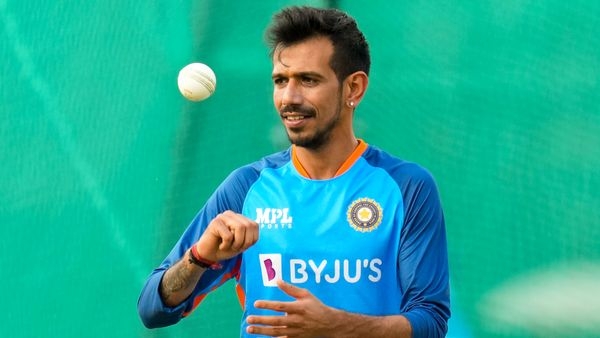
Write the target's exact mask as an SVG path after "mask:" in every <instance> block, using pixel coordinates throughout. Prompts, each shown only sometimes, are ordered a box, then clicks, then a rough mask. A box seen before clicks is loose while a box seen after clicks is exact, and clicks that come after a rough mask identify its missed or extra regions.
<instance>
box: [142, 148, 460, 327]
mask: <svg viewBox="0 0 600 338" xmlns="http://www.w3.org/2000/svg"><path fill="white" fill-rule="evenodd" d="M225 210H233V211H235V212H238V213H242V214H244V215H245V216H247V217H248V218H250V219H253V220H255V221H256V222H257V223H258V224H259V239H258V241H257V242H256V244H255V245H253V246H252V247H250V248H249V249H248V250H246V251H245V252H244V253H243V254H241V255H239V256H237V257H235V258H232V259H230V260H228V261H226V262H223V263H224V269H222V270H218V271H206V272H205V273H204V275H203V276H202V278H201V280H200V282H199V283H198V285H197V286H196V288H195V290H194V293H193V295H192V296H191V297H190V298H189V300H188V301H186V302H184V303H182V304H181V305H180V306H177V307H175V308H168V307H165V306H164V304H162V301H161V300H160V296H159V293H158V286H159V283H160V279H161V278H162V274H163V273H164V271H166V269H168V268H169V267H170V266H171V265H173V264H174V263H176V262H177V261H178V260H179V259H181V257H182V256H183V255H184V253H185V252H186V250H187V249H188V248H189V247H190V246H191V245H192V244H193V243H195V242H196V241H197V240H198V239H199V238H200V235H201V234H202V232H203V231H204V230H205V229H206V227H207V226H208V224H209V223H210V221H211V220H212V219H213V218H214V217H215V216H216V215H217V214H219V213H221V212H223V211H225ZM231 278H235V279H236V280H237V291H238V296H239V298H240V302H241V304H242V308H243V318H242V324H241V326H242V327H241V334H242V336H244V335H245V334H246V333H245V332H246V331H245V329H246V323H245V319H246V317H247V316H248V315H266V314H269V315H273V314H277V313H275V312H271V311H269V310H260V309H256V308H254V306H253V303H254V301H256V300H284V301H290V300H291V299H290V297H289V296H287V295H286V294H284V293H283V292H282V291H281V290H279V289H278V288H277V286H276V281H277V280H278V279H283V280H285V281H287V282H289V283H292V284H294V285H296V286H298V287H301V288H306V289H308V290H309V291H310V292H311V293H312V294H314V295H315V296H316V297H317V298H319V299H320V300H321V301H322V302H323V303H324V304H326V305H329V306H332V307H335V308H338V309H341V310H345V311H349V312H354V313H361V314H366V315H377V316H381V315H393V314H401V315H404V316H406V317H407V318H408V320H409V321H410V323H411V326H412V328H413V332H414V336H415V337H421V336H423V337H425V336H427V337H436V336H443V335H444V334H445V332H446V330H447V320H448V318H449V316H450V308H449V307H450V304H449V285H448V260H447V249H446V235H445V229H444V219H443V213H442V209H441V205H440V201H439V197H438V192H437V188H436V186H435V182H434V181H433V179H432V177H431V175H430V174H429V173H428V172H427V171H426V170H424V169H423V168H422V167H420V166H418V165H416V164H414V163H410V162H406V161H402V160H400V159H397V158H395V157H392V156H390V155H389V154H387V153H386V152H384V151H382V150H380V149H378V148H376V147H373V146H368V145H367V144H366V143H364V142H362V141H361V143H360V145H359V147H358V148H357V149H356V150H355V151H354V153H353V154H352V155H351V156H350V157H349V158H348V160H347V161H346V162H345V163H344V164H343V166H342V168H340V170H339V174H338V175H336V176H335V177H333V178H331V179H326V180H313V179H310V178H308V177H307V174H306V172H304V170H303V168H302V165H301V164H300V163H299V162H298V161H297V160H296V158H295V156H294V147H291V148H289V149H288V150H286V151H283V152H280V153H276V154H273V155H270V156H268V157H265V158H263V159H262V160H260V161H258V162H255V163H253V164H250V165H247V166H244V167H241V168H239V169H237V170H236V171H234V172H233V173H232V174H231V175H230V176H229V177H228V178H227V179H226V180H225V181H224V182H223V183H222V184H221V185H220V186H219V188H218V189H217V190H216V191H215V193H214V194H213V195H212V196H211V197H210V198H209V200H208V201H207V203H206V205H205V206H204V207H203V208H202V209H201V210H200V212H199V213H198V214H197V216H196V217H195V219H194V220H193V222H192V223H191V224H190V226H189V227H188V229H187V230H186V232H185V233H184V234H183V235H182V237H181V239H180V240H179V241H178V243H177V244H176V245H175V247H174V248H173V250H172V251H171V253H170V254H169V256H168V257H167V258H166V259H165V261H164V262H163V263H162V264H161V266H160V267H159V268H157V269H156V270H154V272H153V273H152V275H151V276H150V278H149V279H148V281H147V283H146V286H145V288H144V290H143V291H142V295H141V296H140V300H139V302H138V309H139V311H140V315H141V316H142V319H143V320H144V322H145V323H146V325H147V326H150V327H156V326H165V325H170V324H173V323H176V322H177V321H179V320H180V319H181V318H182V317H184V316H186V315H187V314H189V313H190V312H191V311H192V310H193V309H194V308H195V307H196V306H197V305H198V303H200V301H201V300H202V299H203V298H204V296H205V295H206V294H207V293H208V292H210V291H211V290H213V289H214V288H216V287H218V286H219V285H221V284H223V283H224V282H226V281H227V280H228V279H231ZM279 314H280V313H279Z"/></svg>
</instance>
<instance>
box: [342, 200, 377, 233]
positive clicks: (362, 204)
mask: <svg viewBox="0 0 600 338" xmlns="http://www.w3.org/2000/svg"><path fill="white" fill-rule="evenodd" d="M346 216H347V217H348V223H349V224H350V226H351V227H352V228H354V230H356V231H360V232H370V231H373V230H375V229H377V227H378V226H379V224H381V220H382V219H383V209H381V206H380V205H379V203H377V202H375V200H372V199H370V198H359V199H357V200H355V201H354V202H352V203H351V204H350V206H349V207H348V211H347V212H346Z"/></svg>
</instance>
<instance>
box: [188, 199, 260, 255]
mask: <svg viewBox="0 0 600 338" xmlns="http://www.w3.org/2000/svg"><path fill="white" fill-rule="evenodd" d="M256 241H258V224H257V223H256V222H254V221H253V220H251V219H249V218H248V217H246V216H244V215H242V214H238V213H235V212H233V211H229V210H228V211H225V212H223V213H221V214H218V215H217V216H216V217H215V218H214V219H213V220H212V221H211V222H210V224H209V225H208V227H207V228H206V231H205V232H204V233H203V234H202V237H200V239H199V240H198V241H197V242H196V243H195V244H194V245H196V249H197V252H198V254H199V255H200V256H201V257H202V258H205V259H207V260H210V261H214V262H219V261H222V260H225V259H229V258H232V257H234V256H237V255H238V254H240V253H242V252H244V251H245V250H246V249H248V248H249V247H251V246H252V245H254V243H256Z"/></svg>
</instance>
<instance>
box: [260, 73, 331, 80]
mask: <svg viewBox="0 0 600 338" xmlns="http://www.w3.org/2000/svg"><path fill="white" fill-rule="evenodd" d="M278 77H289V76H287V75H284V73H283V72H278V73H273V74H272V75H271V78H278ZM293 77H314V78H318V79H324V78H325V77H324V76H323V75H321V74H320V73H317V72H299V73H295V74H293Z"/></svg>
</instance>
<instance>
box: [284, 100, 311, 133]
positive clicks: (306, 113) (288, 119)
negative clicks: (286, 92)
mask: <svg viewBox="0 0 600 338" xmlns="http://www.w3.org/2000/svg"><path fill="white" fill-rule="evenodd" d="M279 116H280V117H281V119H282V120H283V123H284V124H285V125H286V126H287V127H288V128H299V127H302V126H304V124H306V123H307V121H308V120H310V119H312V118H314V117H315V111H314V109H311V108H309V107H304V106H300V105H290V106H285V107H283V108H282V109H281V110H280V111H279Z"/></svg>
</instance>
